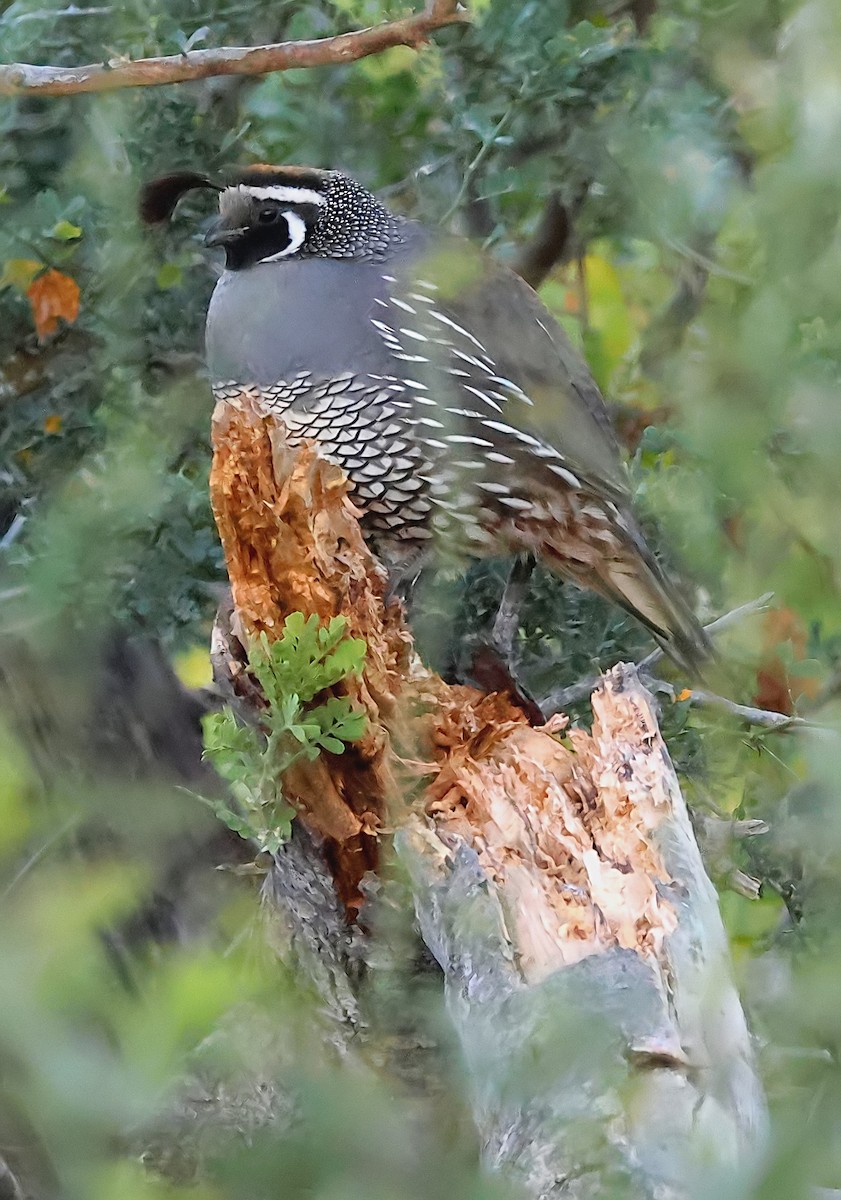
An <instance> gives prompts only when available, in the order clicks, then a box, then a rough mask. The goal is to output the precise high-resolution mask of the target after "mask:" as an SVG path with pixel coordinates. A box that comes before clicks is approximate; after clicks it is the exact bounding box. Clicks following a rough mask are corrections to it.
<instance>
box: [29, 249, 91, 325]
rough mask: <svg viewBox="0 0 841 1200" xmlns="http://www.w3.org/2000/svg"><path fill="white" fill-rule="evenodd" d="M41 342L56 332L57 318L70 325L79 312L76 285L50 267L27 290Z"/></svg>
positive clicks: (77, 287)
mask: <svg viewBox="0 0 841 1200" xmlns="http://www.w3.org/2000/svg"><path fill="white" fill-rule="evenodd" d="M26 294H27V296H28V297H29V303H30V304H31V305H32V315H33V317H34V318H35V328H36V330H37V332H38V337H39V339H40V340H41V341H43V340H44V338H47V337H49V336H50V334H51V333H55V331H56V329H57V328H58V322H59V319H61V320H64V321H66V322H67V323H68V325H72V324H73V322H74V321H75V320H76V318H77V317H78V315H79V285H78V284H77V283H76V281H75V279H71V278H70V276H69V275H63V274H62V273H61V271H56V270H55V268H54V267H50V269H49V271H45V272H44V274H43V275H39V276H38V278H37V279H36V280H34V282H33V283H31V284H30V285H29V287H28V288H27V289H26Z"/></svg>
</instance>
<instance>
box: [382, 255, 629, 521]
mask: <svg viewBox="0 0 841 1200" xmlns="http://www.w3.org/2000/svg"><path fill="white" fill-rule="evenodd" d="M391 283H392V291H391V295H390V298H389V300H388V302H387V304H386V303H383V304H382V305H381V307H382V309H383V310H384V311H383V312H382V323H383V325H384V326H385V327H386V328H385V329H384V330H382V331H381V332H383V334H384V336H385V337H386V338H387V339H389V340H391V343H392V345H391V348H392V351H393V353H395V354H396V355H397V356H398V357H402V359H403V361H405V362H407V365H412V360H415V361H417V363H418V365H417V366H416V367H415V368H414V370H415V374H418V375H420V376H422V377H426V376H427V375H428V374H429V373H430V371H431V372H434V374H435V375H436V377H437V379H438V380H439V384H438V386H439V387H440V386H441V383H442V382H443V383H444V384H445V385H446V382H447V377H449V381H450V390H451V391H452V393H453V394H456V393H458V392H462V393H464V392H466V393H467V394H468V395H470V396H473V397H474V398H475V400H476V401H477V402H478V406H479V408H480V409H481V408H482V407H483V406H484V407H485V408H487V410H488V419H489V420H493V419H494V417H497V418H498V419H499V421H500V422H503V421H504V422H505V423H506V424H508V425H511V426H512V427H513V428H515V429H517V430H520V431H522V432H523V433H524V434H527V435H532V436H533V437H536V438H538V439H540V440H541V441H542V442H545V443H548V444H549V445H551V446H552V447H553V448H554V449H555V450H556V451H558V452H559V454H560V455H561V456H562V458H563V460H564V461H565V463H566V465H567V466H568V467H569V468H570V469H571V470H572V471H573V472H574V473H575V474H576V475H577V476H579V477H581V478H582V479H586V480H587V482H588V483H589V484H590V485H591V486H592V487H593V488H594V489H595V490H596V491H597V492H600V493H601V494H603V495H604V496H605V497H606V498H608V497H609V498H611V499H614V500H616V501H617V502H621V503H627V502H628V499H629V489H628V482H627V476H626V472H625V467H624V464H623V463H622V460H621V457H620V454H619V449H618V446H617V443H616V439H615V437H614V434H613V431H612V429H611V425H610V419H609V417H608V413H607V409H606V407H605V403H604V399H603V398H602V395H601V392H600V391H599V389H598V386H597V385H596V382H595V380H594V379H593V377H592V375H591V374H590V371H589V370H588V368H587V366H586V364H585V362H584V360H583V359H582V357H581V355H580V354H579V353H578V351H577V350H576V349H575V348H574V347H573V345H572V343H571V342H570V340H569V338H568V337H567V335H566V333H565V332H564V331H563V329H562V328H561V327H560V325H559V324H558V322H557V321H556V320H555V318H554V317H553V316H552V314H551V313H550V312H549V311H548V309H547V308H546V307H545V306H544V305H543V304H542V302H541V301H540V299H539V298H538V296H537V295H536V293H535V292H534V291H533V290H532V288H530V287H529V285H528V284H527V283H525V282H524V281H523V280H522V279H520V277H519V276H518V275H516V274H514V272H513V271H510V270H508V269H507V268H505V267H503V266H501V265H499V264H496V263H493V262H491V261H490V260H489V259H488V258H487V256H485V255H484V254H482V252H481V251H480V250H478V249H477V248H476V247H474V246H472V245H471V244H470V243H466V242H463V241H455V240H453V241H449V240H443V239H442V240H441V241H439V242H438V243H437V244H435V245H434V246H433V248H432V249H431V251H428V252H427V253H426V254H425V255H424V257H423V258H422V259H421V260H420V261H419V262H415V263H414V264H413V265H412V267H411V270H404V271H402V272H399V273H398V274H396V275H395V277H394V278H393V280H392V281H391Z"/></svg>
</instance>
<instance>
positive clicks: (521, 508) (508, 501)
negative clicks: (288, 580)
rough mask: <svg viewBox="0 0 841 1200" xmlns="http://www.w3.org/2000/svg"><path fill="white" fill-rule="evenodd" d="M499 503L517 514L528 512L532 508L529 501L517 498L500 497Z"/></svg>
mask: <svg viewBox="0 0 841 1200" xmlns="http://www.w3.org/2000/svg"><path fill="white" fill-rule="evenodd" d="M499 502H500V504H505V505H507V506H508V508H513V509H516V510H517V511H518V512H530V511H531V510H532V509H533V508H534V505H533V504H532V502H531V500H522V499H521V498H520V497H519V496H500V498H499Z"/></svg>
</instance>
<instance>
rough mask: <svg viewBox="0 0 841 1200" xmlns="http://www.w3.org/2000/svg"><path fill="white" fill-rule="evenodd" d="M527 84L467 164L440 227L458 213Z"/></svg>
mask: <svg viewBox="0 0 841 1200" xmlns="http://www.w3.org/2000/svg"><path fill="white" fill-rule="evenodd" d="M527 83H528V77H527V78H526V79H524V80H523V82H522V84H521V85H520V90H519V91H518V93H517V95H516V96H515V97H514V99H513V100H512V101H511V103H510V104H509V105H508V107H507V108H506V110H505V112H504V113H503V114H502V116H501V117H500V118H499V120H498V121H497V123H496V125H495V126H494V127H493V129H492V130H491V132H490V134H489V135H488V137H487V138H485V140H484V141H483V142H482V145H481V146H480V147H479V149H478V151H477V152H476V156H475V158H474V159H473V161H472V162H470V163H469V164H468V166H467V170H466V171H465V172H464V177H463V179H462V181H461V187H460V188H459V189H458V192H457V193H456V198H455V200H453V202H452V204H451V205H450V207H449V208H448V209H447V211H446V212H445V213H444V215H443V217H442V218H441V224H442V225H446V223H447V221H449V219H450V217H452V216H453V214H454V213H456V212H457V211H458V209H459V207H460V205H461V202H462V200H464V197H465V196H466V195H467V193H468V191H469V190H470V185H471V183H472V182H473V177H474V175H475V174H476V172H477V171H478V170H479V168H480V167H481V165H482V163H483V162H484V161H485V159H486V158H487V157H488V155H489V154H490V152H491V150H493V148H494V146H495V145H496V142H497V139H498V138H499V136H500V134H501V133H502V131H503V129H504V128H505V126H506V125H507V124H508V122H509V121H510V120H511V118H512V117H513V115H514V111H515V109H516V107H517V104H518V102H519V101H520V100H521V99H522V97H523V94H524V92H525V90H526V84H527Z"/></svg>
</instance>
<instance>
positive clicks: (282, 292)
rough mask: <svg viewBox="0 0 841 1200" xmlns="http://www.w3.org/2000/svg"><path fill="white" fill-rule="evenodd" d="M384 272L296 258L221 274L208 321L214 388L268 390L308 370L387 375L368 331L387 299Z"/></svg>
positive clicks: (380, 348)
mask: <svg viewBox="0 0 841 1200" xmlns="http://www.w3.org/2000/svg"><path fill="white" fill-rule="evenodd" d="M383 269H384V268H383V267H381V266H380V265H378V264H374V263H360V262H346V261H342V260H339V259H293V260H291V261H289V262H278V263H263V264H261V265H259V266H256V267H251V268H250V269H248V270H245V271H225V272H224V273H223V274H222V276H221V277H220V279H219V282H218V283H217V285H216V289H215V291H214V293H213V296H212V298H211V301H210V308H209V310H208V314H207V329H206V337H207V362H208V368H209V371H210V377H211V380H213V381H226V382H227V381H235V382H237V383H242V384H258V385H267V384H273V383H277V382H278V381H279V380H288V379H292V378H293V377H294V376H295V375H296V374H297V373H298V372H302V371H307V372H309V373H311V374H312V376H313V377H314V378H317V379H318V378H320V379H330V378H333V377H335V376H337V375H340V374H342V373H344V372H347V371H351V372H353V373H354V374H356V373H358V374H365V373H367V374H374V375H377V374H383V375H384V374H388V373H389V369H391V370H393V363H391V360H390V356H389V354H388V351H387V350H386V348H385V347H384V345H383V343H382V340H381V338H380V337H379V336H377V334H376V331H375V329H374V328H373V326H372V325H371V323H370V321H371V317H372V316H373V315H374V311H375V305H376V301H377V299H378V298H382V297H383V295H385V292H386V287H387V285H386V283H385V282H384V280H383Z"/></svg>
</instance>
